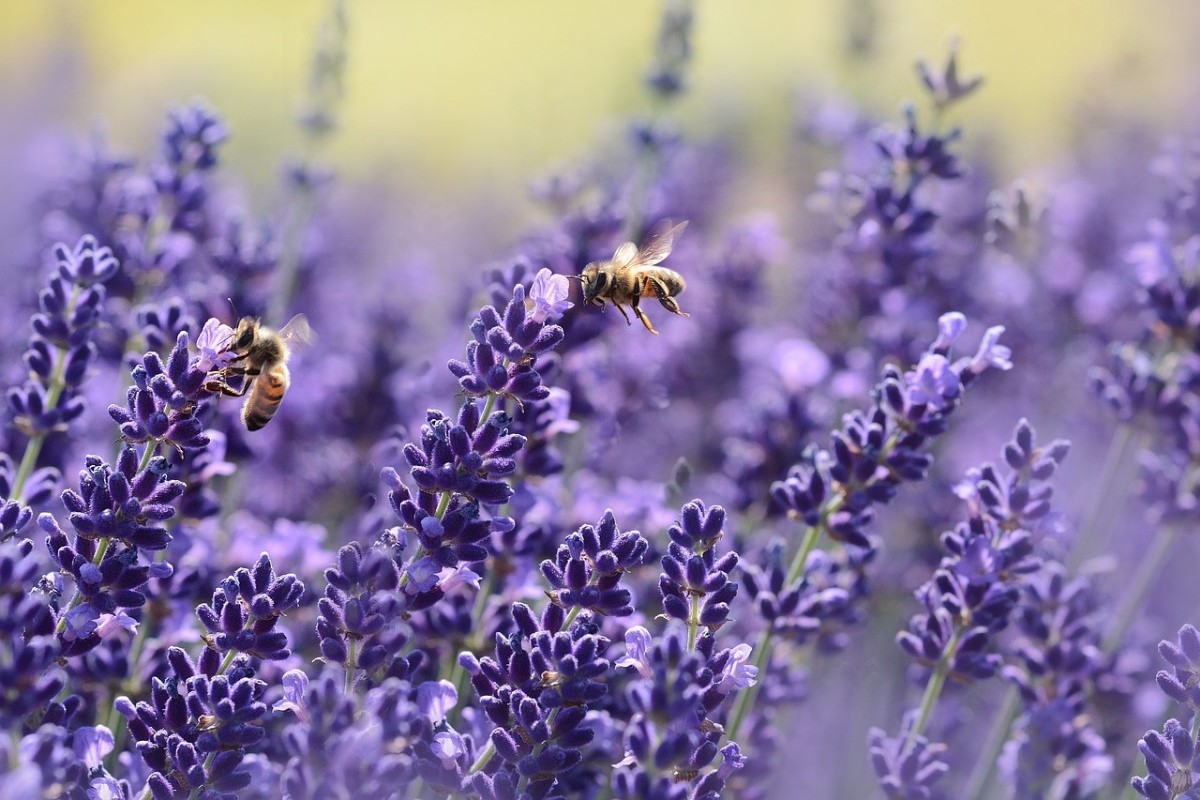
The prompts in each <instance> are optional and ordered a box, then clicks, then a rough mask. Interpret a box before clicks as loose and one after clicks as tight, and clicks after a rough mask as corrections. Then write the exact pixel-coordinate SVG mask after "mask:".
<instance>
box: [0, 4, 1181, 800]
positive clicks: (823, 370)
mask: <svg viewBox="0 0 1200 800" xmlns="http://www.w3.org/2000/svg"><path fill="white" fill-rule="evenodd" d="M331 8H332V9H333V13H332V14H331V16H329V18H328V19H326V20H325V23H324V25H325V27H324V29H323V31H322V32H321V35H319V36H318V37H316V39H317V42H318V46H317V47H316V50H315V52H314V53H313V54H312V56H311V75H310V78H309V84H308V92H309V95H308V101H307V103H306V105H305V109H304V113H303V114H302V115H301V117H300V119H299V122H298V125H299V127H300V131H301V135H302V136H303V137H304V140H305V142H306V143H307V145H309V147H308V148H307V149H306V152H307V153H309V155H307V156H306V157H304V158H300V159H292V160H288V161H287V162H286V163H285V164H283V165H282V167H283V169H282V182H283V188H282V190H281V191H280V192H279V197H278V203H277V205H276V206H275V207H271V208H265V209H257V210H253V211H252V210H249V209H248V208H247V204H246V203H244V202H241V201H240V197H241V194H240V192H239V186H240V182H239V176H238V175H237V174H234V173H233V171H232V170H229V169H228V168H227V167H226V165H225V163H224V161H223V150H224V148H226V147H227V145H228V143H229V141H230V140H231V139H232V137H234V136H235V135H236V130H237V128H238V120H236V119H227V118H226V117H225V116H224V115H223V114H222V113H221V110H220V109H219V108H215V107H213V106H211V105H209V104H207V103H205V102H204V101H189V100H187V99H186V98H187V95H186V94H185V95H184V97H182V98H181V100H180V102H179V104H178V105H177V106H175V107H174V108H172V109H171V110H169V111H168V112H167V113H166V114H165V118H164V120H163V121H162V124H161V129H160V135H159V136H158V139H157V142H156V144H155V145H154V146H152V147H151V148H148V149H147V150H146V151H144V152H136V151H133V150H125V149H123V148H122V147H121V146H120V145H119V144H109V143H106V142H104V141H103V140H101V139H99V138H90V139H89V138H87V137H81V138H80V139H79V140H78V141H75V142H72V143H71V145H70V146H69V157H66V158H62V159H58V160H56V161H55V162H54V163H55V164H56V165H57V166H56V167H55V168H54V169H53V170H50V171H49V172H48V174H45V175H41V176H40V180H41V181H42V183H41V184H39V187H38V191H37V193H36V194H37V196H36V199H35V200H33V201H32V202H31V203H29V204H27V205H28V206H29V207H26V208H21V209H13V210H12V211H11V213H12V214H16V215H18V217H19V218H11V219H2V220H0V230H15V229H18V228H19V229H22V230H24V231H25V239H23V240H22V245H23V246H14V247H13V248H11V249H10V250H9V251H8V252H7V253H6V255H5V256H4V258H3V260H2V261H0V278H2V280H3V282H4V285H5V287H7V288H6V289H5V291H4V292H2V293H0V367H3V372H2V374H0V383H3V385H4V387H5V395H4V397H5V400H4V406H3V416H4V419H3V423H4V424H3V426H2V427H0V631H2V632H3V636H2V637H0V721H2V722H3V726H4V729H5V730H6V732H7V735H5V736H2V737H0V800H9V799H10V798H11V799H12V800H23V799H24V798H71V800H134V799H135V798H141V799H147V798H154V799H155V800H168V798H180V799H186V800H226V799H231V800H236V799H238V798H240V799H241V800H269V799H271V798H289V799H290V800H302V799H303V800H324V799H325V798H333V799H335V800H337V799H344V800H384V799H385V798H387V799H394V800H423V799H424V798H481V799H482V800H516V799H517V798H530V799H531V800H541V799H542V798H588V799H589V800H590V799H591V798H595V799H596V800H600V799H602V798H621V799H622V800H625V799H629V800H715V799H716V798H746V799H747V800H759V799H761V800H774V799H779V800H783V799H784V798H796V797H802V798H870V797H880V798H896V799H902V800H937V799H940V798H945V799H947V800H951V799H952V800H1001V799H1006V798H1017V799H1018V800H1080V799H1082V798H1096V799H1097V800H1120V799H1123V798H1137V797H1145V798H1151V800H1168V799H1169V798H1200V741H1198V737H1200V714H1197V712H1198V711H1200V632H1198V631H1197V628H1196V627H1193V626H1194V625H1196V624H1200V581H1198V580H1197V577H1196V576H1197V568H1198V565H1200V548H1198V545H1197V541H1196V535H1197V528H1198V527H1200V146H1198V145H1197V144H1196V143H1191V142H1188V140H1187V139H1185V138H1183V136H1182V134H1181V136H1180V137H1179V138H1176V139H1170V140H1169V141H1162V138H1161V137H1159V136H1157V135H1152V134H1151V133H1150V132H1149V130H1147V129H1142V128H1140V127H1139V126H1138V124H1137V120H1126V121H1125V122H1124V123H1123V124H1121V125H1115V126H1113V127H1112V128H1111V129H1108V130H1105V131H1103V132H1102V133H1097V135H1096V137H1095V139H1094V140H1091V141H1087V142H1081V143H1080V145H1079V148H1078V152H1077V153H1076V154H1075V155H1076V157H1075V158H1074V159H1073V160H1071V161H1069V162H1067V163H1064V164H1062V165H1059V166H1056V167H1055V168H1054V169H1053V171H1052V174H1054V175H1055V178H1054V182H1053V183H1051V184H1049V185H1048V186H1047V187H1046V189H1045V191H1041V190H1033V189H1031V188H1029V187H1028V186H1027V185H1025V184H1024V183H1013V184H1010V183H1003V182H1000V181H997V180H996V179H995V178H994V175H996V174H997V172H998V170H997V168H996V165H995V163H993V162H992V161H991V160H990V158H991V156H989V152H990V151H989V148H988V147H985V146H982V145H981V144H980V141H979V139H978V138H977V137H978V136H979V135H980V133H979V132H976V131H972V130H971V129H970V128H968V127H964V128H960V127H958V125H957V124H956V122H955V119H956V116H955V115H956V112H957V111H958V110H959V109H960V108H961V107H962V106H964V105H966V104H969V103H971V102H972V100H973V99H974V98H975V97H977V96H978V95H980V94H982V93H986V92H987V91H988V88H989V87H988V84H987V82H986V81H985V80H984V76H977V75H976V74H975V73H974V72H972V71H971V57H970V47H969V42H968V43H965V44H964V45H963V46H962V47H961V48H959V46H958V45H957V44H955V45H951V46H950V47H949V48H948V49H947V50H946V51H945V52H943V53H940V54H913V55H914V60H916V58H917V57H918V56H924V57H925V59H924V60H921V61H918V62H917V64H916V69H915V70H914V73H913V80H912V84H911V86H912V91H911V95H910V96H909V97H907V98H896V105H895V107H896V108H897V109H898V110H897V111H896V112H895V113H894V114H893V115H891V116H879V115H877V114H876V113H875V112H872V111H868V110H867V109H860V108H857V107H856V106H855V105H854V104H853V103H851V102H850V101H848V100H846V99H845V98H839V97H826V98H816V97H809V98H808V99H807V100H806V103H807V105H805V107H804V108H803V109H801V110H799V111H797V114H796V117H797V120H798V122H797V124H796V130H795V131H794V132H793V135H792V136H791V138H790V140H789V143H788V147H789V148H790V152H789V154H788V157H787V161H788V163H789V164H791V167H790V169H791V170H792V173H793V174H791V175H790V176H789V178H788V181H789V183H790V186H791V188H790V191H791V192H792V193H793V195H794V196H793V197H792V198H791V202H789V203H787V204H786V209H780V210H778V211H773V210H772V209H771V208H770V207H769V205H768V206H767V207H766V208H764V210H762V211H761V212H759V213H756V214H753V215H746V214H737V215H733V214H730V213H728V209H729V207H730V205H731V203H732V200H731V198H732V197H733V195H734V194H735V193H736V191H737V188H736V187H737V186H738V179H737V178H738V174H739V170H742V169H743V168H744V164H743V163H742V162H741V161H740V160H739V157H738V155H737V147H735V146H733V143H732V142H731V141H729V140H728V138H724V137H728V136H730V135H732V134H729V133H728V132H727V133H715V134H711V135H709V136H701V135H697V134H692V133H689V132H688V131H686V130H685V129H684V126H681V125H680V124H679V123H678V120H677V118H676V115H675V113H674V111H675V109H677V107H678V104H679V103H680V101H681V99H683V98H686V96H687V93H688V92H689V90H690V89H691V88H692V84H691V74H690V72H689V67H690V66H691V65H692V62H693V34H694V22H695V20H694V14H696V13H702V9H695V8H693V4H692V3H691V2H689V1H688V0H671V1H670V2H666V3H664V4H663V9H664V11H663V16H662V20H661V27H660V30H659V33H658V36H657V39H656V40H655V42H653V43H652V44H653V48H652V49H651V50H648V51H647V52H646V53H645V60H644V62H643V63H642V64H640V65H630V82H631V83H633V82H635V81H637V80H638V79H639V78H641V80H642V84H641V92H642V93H643V94H644V97H645V99H646V101H647V102H646V106H647V107H652V108H653V109H654V113H652V114H648V115H645V116H639V117H638V118H635V119H629V120H626V121H625V124H624V127H623V129H622V131H621V134H622V135H623V138H621V139H620V140H619V141H617V142H611V143H609V144H608V146H607V147H606V148H605V149H604V152H597V153H596V154H595V155H594V157H592V158H588V157H584V158H583V159H581V161H580V163H577V164H575V165H573V166H570V167H566V168H563V169H561V170H558V171H557V172H555V173H553V174H552V175H550V176H549V177H545V178H543V179H540V180H538V181H536V182H535V183H534V184H533V185H532V189H531V195H532V198H531V203H532V204H534V205H536V207H537V208H538V209H539V212H540V217H539V218H540V220H541V221H540V222H539V223H538V224H536V225H535V226H534V227H533V228H531V229H530V230H528V231H525V232H524V233H521V234H519V235H516V236H514V237H512V238H511V239H510V241H511V245H510V246H509V247H508V248H506V249H503V250H499V251H497V252H494V253H492V254H491V256H490V257H489V259H488V260H487V261H485V262H483V263H472V264H470V265H469V266H467V267H455V268H453V269H451V268H449V267H447V268H446V269H445V270H440V269H439V268H438V267H437V265H436V264H430V263H429V261H430V260H434V261H436V259H437V258H446V259H447V260H450V261H454V260H457V261H458V262H460V263H461V262H462V261H463V260H465V259H466V258H467V256H466V255H465V254H467V253H473V252H477V250H478V243H474V244H473V243H470V242H457V241H450V242H446V241H443V242H441V243H440V244H439V250H438V255H437V256H436V257H435V256H430V255H429V254H428V252H426V251H425V250H424V248H425V245H426V244H428V243H420V242H414V243H412V246H411V250H409V251H403V252H397V250H396V247H397V245H396V244H395V240H394V239H389V238H388V237H386V236H382V235H381V232H380V230H381V228H383V227H385V226H386V225H387V222H386V219H385V217H383V216H382V215H379V214H369V213H362V209H364V208H366V207H368V206H369V205H370V204H371V203H372V202H373V201H372V198H371V196H370V192H369V191H367V190H366V189H364V188H363V187H358V186H355V185H354V184H353V183H350V182H346V181H344V180H342V178H340V177H339V175H338V172H337V168H336V167H337V165H336V164H333V163H329V162H328V161H327V160H325V159H323V158H322V157H321V156H320V153H321V152H322V151H321V147H320V145H322V144H323V143H325V142H327V141H328V140H329V139H331V138H332V137H336V136H337V134H338V129H339V124H340V118H339V110H340V103H341V101H342V94H343V73H344V70H345V64H346V60H347V59H352V58H353V57H354V54H353V51H352V50H348V49H347V47H346V25H347V24H348V22H347V18H346V16H345V14H346V12H347V9H345V8H344V7H343V6H342V5H341V3H337V2H335V3H333V4H332V5H331ZM351 10H352V9H351ZM960 50H961V52H960ZM901 101H904V102H903V104H901ZM551 166H552V165H547V168H550V167H551ZM0 169H3V168H0ZM1030 170H1031V171H1033V170H1038V171H1039V174H1043V175H1044V174H1046V173H1045V165H1030ZM335 193H338V194H339V195H340V197H341V200H340V201H339V202H336V203H335V202H333V201H332V199H331V198H332V197H333V195H334V194H335ZM347 198H349V199H348V200H347ZM4 213H5V214H7V213H9V211H8V207H7V206H6V207H5V211H4ZM385 241H387V242H388V244H387V245H386V246H385V245H383V244H381V243H382V242H385ZM1193 784H1195V786H1194V785H1193Z"/></svg>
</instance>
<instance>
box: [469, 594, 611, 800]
mask: <svg viewBox="0 0 1200 800" xmlns="http://www.w3.org/2000/svg"><path fill="white" fill-rule="evenodd" d="M511 614H512V621H513V623H514V624H515V625H516V630H515V631H514V632H513V633H512V634H511V635H510V636H507V637H505V636H503V635H500V634H497V636H496V646H495V651H494V655H492V656H485V657H484V658H482V659H476V658H475V657H474V656H473V655H472V654H470V653H463V654H462V655H461V656H459V660H460V663H461V664H462V666H463V668H464V669H466V670H467V672H468V673H469V674H470V675H471V685H472V686H473V687H474V689H475V691H476V692H477V693H478V695H479V702H480V707H481V709H482V710H483V712H484V714H485V715H486V716H487V718H488V720H489V721H490V722H491V723H492V724H493V725H494V726H495V727H494V728H493V729H492V732H491V735H490V737H489V739H490V742H491V744H492V747H493V748H494V750H495V755H494V756H492V759H495V760H496V761H497V763H498V764H499V765H500V766H499V767H498V768H497V766H496V765H493V766H491V767H489V766H487V765H486V764H485V766H484V771H483V772H479V773H476V774H475V775H474V776H472V778H471V788H472V789H473V790H474V791H477V792H479V793H480V794H481V795H483V796H485V797H490V796H496V797H511V796H516V795H515V794H514V792H513V787H516V794H519V793H520V792H521V791H524V790H526V789H527V790H528V791H529V793H530V795H531V796H533V797H545V796H547V794H548V793H549V792H550V790H551V789H552V788H553V787H554V785H555V781H556V779H557V777H558V776H559V775H560V774H562V773H565V772H567V771H569V770H570V769H572V768H573V767H575V766H576V765H578V764H579V763H580V762H581V761H582V759H583V755H582V753H581V751H580V748H581V747H582V746H584V745H586V744H588V743H589V742H590V741H592V738H593V736H594V735H595V732H594V730H593V727H592V726H591V725H589V724H588V723H587V722H586V717H587V711H588V706H590V705H593V704H596V703H598V702H599V701H600V700H601V699H603V698H604V696H605V695H606V694H607V693H608V687H607V685H606V684H605V683H604V682H603V681H602V680H600V679H602V678H603V677H604V676H605V675H606V674H607V673H608V672H609V670H610V668H611V665H610V663H609V661H608V659H606V658H605V657H604V653H605V651H606V650H607V649H608V646H609V640H608V639H607V638H606V637H604V636H602V635H600V634H598V633H595V632H591V630H592V629H593V628H594V625H593V623H592V622H591V618H590V616H589V615H588V614H587V612H584V613H583V614H581V615H578V616H577V617H575V618H574V620H573V622H570V623H568V621H567V615H566V613H565V612H564V611H563V610H562V609H561V608H560V607H559V606H558V605H555V604H551V605H549V606H547V607H546V610H545V612H543V614H542V616H541V618H540V619H538V618H537V617H536V616H534V613H533V611H532V610H531V609H530V608H529V606H527V605H525V604H523V603H514V604H513V606H512V611H511Z"/></svg>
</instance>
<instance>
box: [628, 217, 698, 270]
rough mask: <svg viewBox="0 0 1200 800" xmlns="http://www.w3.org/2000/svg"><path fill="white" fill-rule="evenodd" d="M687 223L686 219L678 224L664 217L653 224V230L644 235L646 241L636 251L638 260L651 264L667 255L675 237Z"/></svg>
mask: <svg viewBox="0 0 1200 800" xmlns="http://www.w3.org/2000/svg"><path fill="white" fill-rule="evenodd" d="M687 224H688V221H687V220H686V219H685V220H684V221H683V222H680V223H678V224H676V223H675V222H673V221H672V220H669V219H664V220H663V221H662V222H660V223H658V224H657V225H655V226H654V230H652V231H650V233H649V234H648V235H647V236H646V242H645V244H643V245H642V249H641V251H640V252H639V253H638V261H640V262H641V263H642V264H646V265H648V266H652V265H654V264H657V263H659V262H660V261H662V260H663V259H664V258H666V257H667V256H669V255H670V254H671V246H672V245H673V244H675V237H676V236H678V235H679V234H681V233H682V232H683V229H684V228H686V227H687Z"/></svg>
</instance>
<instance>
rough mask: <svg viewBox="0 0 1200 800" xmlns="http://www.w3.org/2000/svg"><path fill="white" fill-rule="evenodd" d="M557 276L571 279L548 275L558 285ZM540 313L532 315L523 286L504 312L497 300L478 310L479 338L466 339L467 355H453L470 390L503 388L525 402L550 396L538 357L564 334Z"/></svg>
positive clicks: (453, 366) (475, 330) (475, 329)
mask: <svg viewBox="0 0 1200 800" xmlns="http://www.w3.org/2000/svg"><path fill="white" fill-rule="evenodd" d="M554 280H559V281H562V282H565V280H566V279H565V278H562V277H561V276H558V278H557V279H548V285H549V286H553V285H554V284H553V281H554ZM548 290H549V289H548ZM555 291H556V295H555V296H557V290H555ZM535 308H537V306H536V301H535ZM537 316H538V315H537V313H536V312H535V313H534V314H533V315H527V312H526V310H525V289H524V287H522V286H517V287H516V288H515V289H513V294H512V300H510V301H509V303H508V304H507V306H506V307H505V309H504V311H503V313H500V312H498V311H497V310H496V308H494V307H492V306H484V307H483V308H481V309H480V310H479V316H478V317H476V318H475V321H474V322H472V323H471V335H472V336H473V337H474V341H472V342H470V343H469V344H468V345H467V358H466V361H457V360H452V361H451V362H450V364H449V367H450V372H451V373H453V374H454V376H455V377H456V378H458V381H459V385H461V386H462V389H463V391H464V392H465V393H466V394H467V395H469V396H475V397H478V396H484V395H488V394H498V395H501V396H503V397H511V398H513V399H515V400H517V401H518V402H520V403H525V402H528V401H532V400H543V399H545V398H546V396H547V394H548V391H549V390H548V389H547V388H546V387H545V386H543V385H542V380H541V375H539V374H538V372H537V371H536V370H535V369H534V368H533V363H534V362H535V360H536V358H537V356H538V355H539V354H541V353H545V352H547V351H549V350H552V349H554V347H555V346H557V345H558V344H559V342H561V341H562V340H563V337H564V335H565V334H564V333H563V329H562V328H560V327H558V326H557V325H547V324H545V320H546V319H548V318H549V316H548V315H546V316H543V317H542V319H540V320H539V319H536V317H537Z"/></svg>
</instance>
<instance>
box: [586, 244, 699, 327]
mask: <svg viewBox="0 0 1200 800" xmlns="http://www.w3.org/2000/svg"><path fill="white" fill-rule="evenodd" d="M685 227H687V220H684V221H683V222H680V223H678V224H674V223H672V222H671V220H663V221H662V222H660V223H659V224H658V225H656V226H655V227H654V230H652V231H651V232H650V234H649V236H647V237H646V241H645V242H643V243H642V246H641V247H638V246H637V245H636V244H634V243H633V242H626V243H625V244H623V245H621V246H620V247H618V248H617V252H616V253H614V254H613V257H612V260H611V261H595V262H592V263H591V264H588V265H587V266H586V267H584V270H583V274H581V275H580V276H579V281H580V283H581V284H582V285H583V302H585V303H588V304H590V305H594V306H600V307H601V308H603V307H604V301H605V300H607V301H609V302H610V303H612V304H613V305H614V306H616V307H617V310H618V311H620V312H621V316H622V317H624V318H625V322H627V323H628V324H630V325H632V324H633V321H632V320H630V319H629V315H628V314H626V313H625V308H624V306H626V305H628V306H629V307H630V308H632V309H633V313H634V314H637V317H638V319H640V320H641V321H642V324H643V325H645V326H646V330H648V331H650V332H651V333H653V334H654V335H655V336H657V335H658V331H656V330H654V326H653V325H651V324H650V318H649V317H647V316H646V312H645V311H642V309H641V308H640V307H639V306H638V304H639V303H640V302H641V299H642V298H643V297H654V298H657V299H658V302H659V303H661V304H662V307H663V308H665V309H666V310H667V311H670V312H671V313H672V314H678V315H679V316H681V317H686V316H688V315H687V313H686V312H684V311H682V310H680V308H679V303H678V302H676V300H675V296H676V295H678V294H680V293H681V292H682V291H683V290H684V289H685V288H687V284H686V283H685V282H684V280H683V276H682V275H680V274H679V273H678V272H676V271H675V270H673V269H668V268H666V267H660V266H658V264H659V262H661V261H662V260H663V259H664V258H666V257H667V256H668V255H670V254H671V245H672V244H674V243H675V237H676V236H678V235H679V234H680V233H682V232H683V229H684V228H685Z"/></svg>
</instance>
